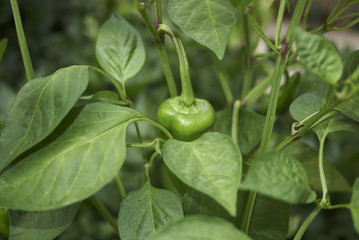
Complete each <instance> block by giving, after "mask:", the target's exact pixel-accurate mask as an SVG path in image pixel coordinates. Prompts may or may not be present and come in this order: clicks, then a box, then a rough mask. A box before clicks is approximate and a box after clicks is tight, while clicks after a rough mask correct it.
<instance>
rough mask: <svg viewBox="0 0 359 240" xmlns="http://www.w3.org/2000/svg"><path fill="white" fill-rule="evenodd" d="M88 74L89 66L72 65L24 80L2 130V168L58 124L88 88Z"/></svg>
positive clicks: (0, 145) (0, 149) (0, 138)
mask: <svg viewBox="0 0 359 240" xmlns="http://www.w3.org/2000/svg"><path fill="white" fill-rule="evenodd" d="M88 78H89V76H88V67H85V66H72V67H68V68H63V69H60V70H58V71H57V72H55V73H54V74H52V75H50V76H48V77H44V78H36V79H33V80H31V81H29V82H27V83H26V84H25V86H24V87H23V88H22V89H21V90H20V92H19V93H18V94H17V96H16V98H15V100H14V102H13V104H12V106H11V108H10V112H9V113H8V115H7V117H6V119H5V124H4V129H3V130H2V132H1V136H0V152H1V159H0V171H1V170H2V169H4V168H5V167H6V166H7V165H8V164H9V163H11V162H12V161H13V160H14V159H15V158H16V157H18V156H19V155H20V154H21V153H23V152H24V151H26V150H28V149H29V148H31V147H32V146H34V145H36V144H37V143H39V142H40V141H41V140H43V139H44V138H45V137H47V136H48V135H49V134H50V133H51V132H52V131H53V130H54V129H55V128H56V126H58V124H59V123H60V122H61V120H62V119H63V118H64V117H65V116H66V114H67V113H68V112H69V111H70V109H71V108H72V107H73V106H74V105H75V103H76V101H77V99H78V98H79V97H80V96H81V94H82V93H83V92H84V91H85V89H86V87H87V84H88Z"/></svg>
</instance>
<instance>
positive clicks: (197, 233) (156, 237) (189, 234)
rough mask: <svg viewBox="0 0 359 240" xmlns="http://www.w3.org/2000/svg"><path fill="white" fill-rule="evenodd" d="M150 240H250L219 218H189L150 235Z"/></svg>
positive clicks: (196, 216) (197, 216) (199, 216)
mask: <svg viewBox="0 0 359 240" xmlns="http://www.w3.org/2000/svg"><path fill="white" fill-rule="evenodd" d="M149 239H150V240H172V239H181V240H194V239H196V240H218V239H221V240H238V239H240V240H250V239H251V238H250V237H248V236H246V235H245V234H244V233H242V232H241V231H239V230H238V229H237V228H236V227H235V226H233V225H232V224H231V223H229V222H227V221H225V220H223V219H221V218H217V217H208V216H201V215H195V216H189V217H185V218H184V219H182V220H180V221H177V222H174V223H171V224H169V225H167V226H166V227H164V228H161V229H160V230H159V231H157V232H155V233H154V234H152V235H150V238H149Z"/></svg>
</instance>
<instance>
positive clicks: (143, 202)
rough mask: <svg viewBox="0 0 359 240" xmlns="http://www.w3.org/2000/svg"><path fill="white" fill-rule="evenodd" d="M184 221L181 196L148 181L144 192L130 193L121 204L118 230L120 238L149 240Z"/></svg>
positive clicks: (125, 239)
mask: <svg viewBox="0 0 359 240" xmlns="http://www.w3.org/2000/svg"><path fill="white" fill-rule="evenodd" d="M182 218H183V210H182V204H181V201H180V200H179V199H178V197H176V195H174V194H173V193H171V192H170V191H167V190H163V189H157V188H154V187H152V186H151V184H150V183H149V182H147V183H146V184H145V185H144V186H143V187H142V189H141V190H139V191H134V192H131V193H129V194H128V195H127V196H126V198H125V199H124V200H123V201H122V203H121V209H120V214H119V215H118V229H119V231H120V236H121V239H124V240H130V239H133V240H135V239H147V238H148V235H149V234H150V233H151V232H153V231H156V230H157V229H159V228H161V227H163V226H166V225H167V224H170V223H171V222H174V221H177V220H180V219H182ZM139 226H141V227H139Z"/></svg>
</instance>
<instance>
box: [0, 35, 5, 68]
mask: <svg viewBox="0 0 359 240" xmlns="http://www.w3.org/2000/svg"><path fill="white" fill-rule="evenodd" d="M6 46H7V38H4V39H2V40H1V41H0V63H1V60H2V57H3V56H4V52H5V50H6Z"/></svg>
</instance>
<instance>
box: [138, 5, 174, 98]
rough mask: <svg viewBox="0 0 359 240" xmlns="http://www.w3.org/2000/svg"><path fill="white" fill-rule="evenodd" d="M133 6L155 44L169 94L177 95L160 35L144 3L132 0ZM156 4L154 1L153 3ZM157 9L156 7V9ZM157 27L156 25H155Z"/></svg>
mask: <svg viewBox="0 0 359 240" xmlns="http://www.w3.org/2000/svg"><path fill="white" fill-rule="evenodd" d="M134 3H135V6H136V8H137V10H138V11H139V13H140V14H141V16H142V18H143V20H144V22H145V25H146V27H147V29H148V30H149V32H150V34H151V36H152V38H153V40H154V42H155V46H156V48H157V52H158V54H159V56H160V60H161V64H162V69H163V72H164V74H165V77H166V81H167V85H168V89H169V92H170V96H171V97H176V96H178V92H177V88H176V84H175V80H174V77H173V73H172V70H171V66H170V63H169V61H168V57H167V53H166V49H165V46H164V44H163V41H162V39H161V37H160V36H159V35H158V33H157V32H156V28H155V26H154V25H153V23H152V22H151V20H150V17H149V16H148V14H147V12H146V5H144V4H143V3H141V1H140V0H134ZM155 4H156V3H155ZM159 5H160V3H157V7H156V9H157V8H158V7H160V6H159ZM157 11H158V9H157ZM156 27H157V26H156Z"/></svg>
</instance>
